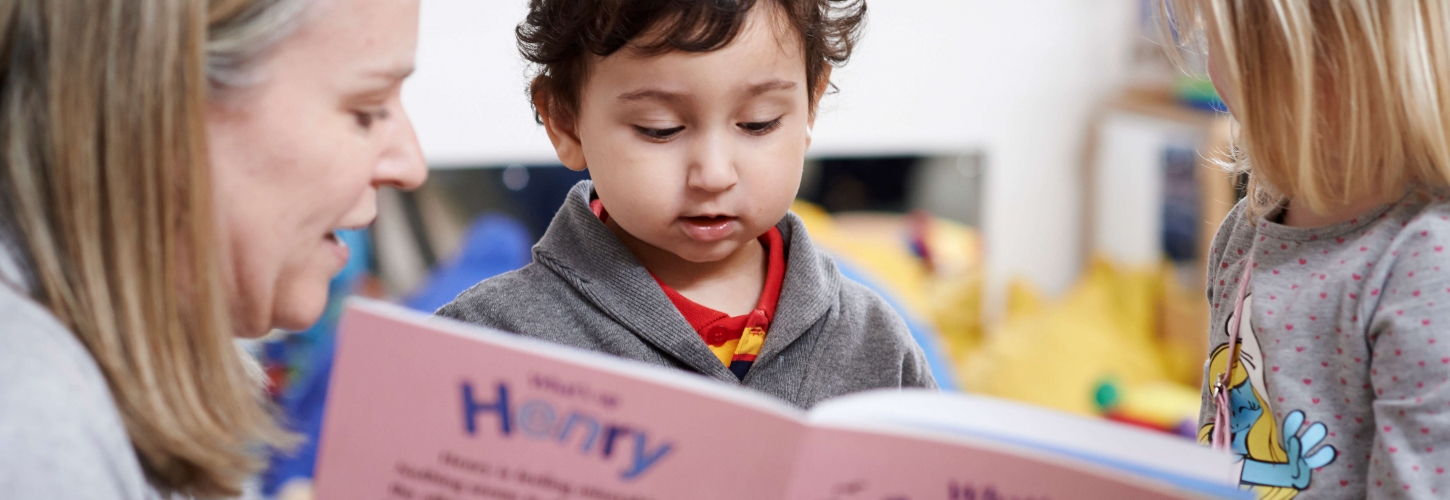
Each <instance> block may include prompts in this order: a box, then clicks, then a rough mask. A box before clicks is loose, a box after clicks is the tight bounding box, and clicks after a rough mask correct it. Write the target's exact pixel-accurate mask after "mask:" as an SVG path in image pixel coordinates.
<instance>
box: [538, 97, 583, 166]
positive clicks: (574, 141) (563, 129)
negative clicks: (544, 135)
mask: <svg viewBox="0 0 1450 500" xmlns="http://www.w3.org/2000/svg"><path fill="white" fill-rule="evenodd" d="M550 102H551V99H550V98H549V96H548V93H547V92H537V93H535V94H534V109H535V110H537V112H538V113H539V121H542V122H544V131H545V132H548V133H549V142H552V143H554V153H555V154H557V155H559V162H560V163H563V164H564V166H565V167H568V168H569V170H573V171H576V172H578V171H582V170H584V169H586V168H589V165H588V164H587V163H585V162H584V146H583V144H582V143H581V142H580V141H579V130H578V127H577V126H576V120H575V119H574V117H573V116H569V115H561V114H560V113H556V112H555V111H554V109H553V108H552V107H551V106H550Z"/></svg>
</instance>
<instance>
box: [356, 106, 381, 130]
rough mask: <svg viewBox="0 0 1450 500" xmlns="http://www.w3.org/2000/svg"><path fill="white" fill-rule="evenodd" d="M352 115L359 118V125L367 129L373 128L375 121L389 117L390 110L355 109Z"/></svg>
mask: <svg viewBox="0 0 1450 500" xmlns="http://www.w3.org/2000/svg"><path fill="white" fill-rule="evenodd" d="M352 115H353V118H354V119H356V120H357V125H358V126H359V127H362V128H363V129H364V130H366V129H370V128H372V126H373V122H376V121H378V120H386V119H388V110H386V109H380V110H377V111H354V112H353V113H352Z"/></svg>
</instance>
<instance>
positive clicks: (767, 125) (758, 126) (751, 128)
mask: <svg viewBox="0 0 1450 500" xmlns="http://www.w3.org/2000/svg"><path fill="white" fill-rule="evenodd" d="M738 126H739V127H740V128H742V129H744V130H745V131H746V132H748V133H751V134H754V135H765V134H768V133H770V131H772V130H775V129H776V127H779V126H780V118H776V119H774V120H771V121H768V122H746V123H741V124H738Z"/></svg>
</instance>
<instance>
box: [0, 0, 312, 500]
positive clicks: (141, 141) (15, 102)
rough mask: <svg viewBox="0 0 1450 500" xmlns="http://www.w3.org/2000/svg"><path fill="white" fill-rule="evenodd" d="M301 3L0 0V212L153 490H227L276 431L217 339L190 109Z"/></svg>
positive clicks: (234, 77)
mask: <svg viewBox="0 0 1450 500" xmlns="http://www.w3.org/2000/svg"><path fill="white" fill-rule="evenodd" d="M306 3H309V0H211V1H207V0H144V1H138V0H96V1H90V2H56V1H51V0H7V1H3V2H0V58H3V61H4V63H3V66H0V223H3V224H4V225H8V226H11V227H9V228H8V230H7V231H8V232H11V233H13V234H12V236H15V237H16V238H17V239H18V243H19V246H20V247H21V248H19V250H20V253H21V254H22V258H23V260H24V261H25V262H26V264H27V266H25V267H27V268H28V272H29V273H30V276H29V277H28V278H29V281H31V282H33V283H34V285H35V286H34V287H33V291H34V293H33V296H34V297H35V298H36V300H38V301H39V302H40V303H42V304H44V305H45V306H46V307H47V308H48V309H49V310H50V311H51V312H52V313H53V314H54V315H55V316H56V317H57V318H58V319H59V320H60V321H61V322H62V323H64V324H65V325H66V326H67V327H69V328H70V330H71V331H72V332H73V333H74V335H75V336H76V337H77V338H78V339H79V340H80V341H81V343H82V344H83V345H84V346H85V347H86V349H88V350H89V352H90V353H91V355H92V357H94V358H95V361H96V364H97V365H98V366H99V368H100V370H101V373H102V374H103V375H104V376H105V378H106V381H107V383H108V384H109V388H110V390H111V394H112V396H113V398H114V400H115V403H116V407H117V408H118V409H119V411H120V414H121V417H122V419H123V420H124V422H125V425H126V429H127V431H128V433H129V435H130V438H131V443H132V445H133V446H134V447H135V450H136V454H137V456H138V457H139V458H140V462H141V464H142V467H143V468H144V470H145V472H146V474H147V476H148V480H149V481H150V482H151V483H152V484H153V485H154V486H156V487H157V488H158V489H159V490H160V491H162V492H166V493H181V494H185V495H192V496H198V497H215V496H232V495H236V494H238V493H239V492H240V484H241V482H242V480H243V479H245V477H247V476H248V475H250V474H252V473H254V472H255V471H256V470H257V469H258V468H259V466H260V461H259V457H258V456H257V452H258V451H259V450H260V447H262V446H265V445H279V444H285V443H286V442H288V441H289V440H290V436H288V435H287V434H286V433H284V432H283V431H281V430H280V429H279V427H278V426H277V424H276V422H275V420H274V419H273V416H272V414H271V413H270V411H269V410H268V407H267V405H266V399H265V397H264V395H263V393H262V390H261V386H260V385H259V383H258V381H257V380H256V378H255V377H253V376H252V374H251V373H252V372H251V368H252V366H250V365H249V361H250V360H248V359H246V358H245V357H244V356H243V355H242V354H241V353H240V352H239V351H238V349H237V347H236V345H235V343H234V341H233V337H234V335H235V334H236V333H237V332H236V331H235V327H234V325H233V322H232V319H231V314H230V311H231V310H230V305H229V304H230V297H228V293H229V292H228V287H227V286H226V282H225V278H224V275H223V273H222V269H223V268H224V266H225V265H226V263H224V262H222V261H223V260H224V257H223V255H222V254H221V252H222V247H221V245H220V244H219V243H218V235H219V228H218V227H216V224H215V221H216V220H217V217H216V215H215V213H214V212H213V208H212V205H211V203H212V196H211V190H212V189H211V188H212V186H211V175H210V171H209V166H208V162H207V144H206V123H205V113H206V110H207V106H208V105H209V103H211V102H212V101H211V100H214V99H222V98H224V97H223V95H224V94H226V92H225V91H226V90H227V89H229V88H233V87H235V86H237V85H241V84H242V83H243V82H242V80H243V78H241V75H245V74H250V73H251V72H252V70H253V69H254V68H252V67H253V66H255V65H256V64H257V63H258V62H259V61H260V60H261V59H262V58H263V57H264V56H265V55H266V53H267V49H268V48H270V47H271V46H272V45H273V44H275V43H276V42H278V41H279V40H281V39H282V38H284V37H285V36H286V34H287V33H288V32H289V31H291V30H292V29H293V28H295V26H296V25H297V24H298V23H300V21H299V19H300V18H301V13H302V11H303V10H304V9H303V7H302V5H305V4H306ZM12 285H14V284H12ZM0 286H3V284H0ZM59 396H61V395H58V397H59Z"/></svg>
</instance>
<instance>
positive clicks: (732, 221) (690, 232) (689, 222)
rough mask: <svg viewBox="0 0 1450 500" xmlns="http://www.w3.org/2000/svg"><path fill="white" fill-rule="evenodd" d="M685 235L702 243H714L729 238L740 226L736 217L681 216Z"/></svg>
mask: <svg viewBox="0 0 1450 500" xmlns="http://www.w3.org/2000/svg"><path fill="white" fill-rule="evenodd" d="M680 223H681V225H683V226H684V228H685V235H687V236H689V237H690V239H693V240H695V241H699V242H701V243H713V242H716V241H720V240H723V239H725V238H729V237H730V235H731V234H734V233H735V231H736V230H737V229H739V228H740V219H738V218H736V217H722V216H717V217H680Z"/></svg>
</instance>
